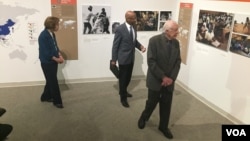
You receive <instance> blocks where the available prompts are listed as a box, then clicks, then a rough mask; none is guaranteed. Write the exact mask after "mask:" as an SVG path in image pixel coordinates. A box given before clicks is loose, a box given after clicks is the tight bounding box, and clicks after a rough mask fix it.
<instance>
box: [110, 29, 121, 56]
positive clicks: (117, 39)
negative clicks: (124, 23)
mask: <svg viewBox="0 0 250 141" xmlns="http://www.w3.org/2000/svg"><path fill="white" fill-rule="evenodd" d="M121 40H122V34H121V30H119V29H117V31H116V32H115V37H114V41H113V47H112V61H117V59H118V49H119V46H120V42H121Z"/></svg>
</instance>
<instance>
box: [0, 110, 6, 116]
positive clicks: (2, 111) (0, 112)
mask: <svg viewBox="0 0 250 141" xmlns="http://www.w3.org/2000/svg"><path fill="white" fill-rule="evenodd" d="M5 112H6V110H5V109H4V108H0V116H2V115H3V114H4V113H5Z"/></svg>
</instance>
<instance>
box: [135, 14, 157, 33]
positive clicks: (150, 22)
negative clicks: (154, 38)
mask: <svg viewBox="0 0 250 141" xmlns="http://www.w3.org/2000/svg"><path fill="white" fill-rule="evenodd" d="M134 12H135V13H136V17H137V22H136V23H137V24H136V29H137V31H157V30H158V19H159V11H134Z"/></svg>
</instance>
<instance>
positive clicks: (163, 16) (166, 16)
mask: <svg viewBox="0 0 250 141" xmlns="http://www.w3.org/2000/svg"><path fill="white" fill-rule="evenodd" d="M170 19H172V11H160V20H159V31H161V30H162V27H163V25H164V23H165V21H166V20H170Z"/></svg>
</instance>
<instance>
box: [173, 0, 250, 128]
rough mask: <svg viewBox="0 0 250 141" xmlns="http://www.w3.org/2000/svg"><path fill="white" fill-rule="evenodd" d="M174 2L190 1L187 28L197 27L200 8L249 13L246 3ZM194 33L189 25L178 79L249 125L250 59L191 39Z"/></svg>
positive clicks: (203, 0) (201, 0)
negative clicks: (184, 56)
mask: <svg viewBox="0 0 250 141" xmlns="http://www.w3.org/2000/svg"><path fill="white" fill-rule="evenodd" d="M178 2H190V3H194V7H193V16H192V26H191V27H196V26H197V23H198V15H199V10H200V9H203V10H212V11H222V12H229V13H239V14H248V15H250V13H248V12H249V7H250V3H249V2H248V3H245V2H226V1H207V0H178ZM177 11H179V9H177ZM195 34H196V28H192V29H191V35H190V43H189V46H188V48H189V52H188V59H187V65H182V68H181V71H180V75H179V77H178V80H179V81H180V82H181V83H183V84H184V85H185V86H186V87H187V88H188V89H190V90H192V91H193V92H195V93H196V94H198V95H199V96H200V97H202V98H203V99H206V100H207V101H209V102H210V103H211V104H213V105H215V106H217V107H218V108H220V109H223V110H224V111H225V112H226V113H228V114H229V116H233V117H234V118H236V119H238V120H240V121H241V122H242V123H248V124H249V123H250V113H249V111H250V93H249V86H250V79H249V70H250V58H247V57H243V56H240V55H237V54H234V53H231V52H230V51H229V52H225V51H221V50H219V49H216V48H212V47H209V46H206V45H203V44H200V43H198V42H196V41H195Z"/></svg>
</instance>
